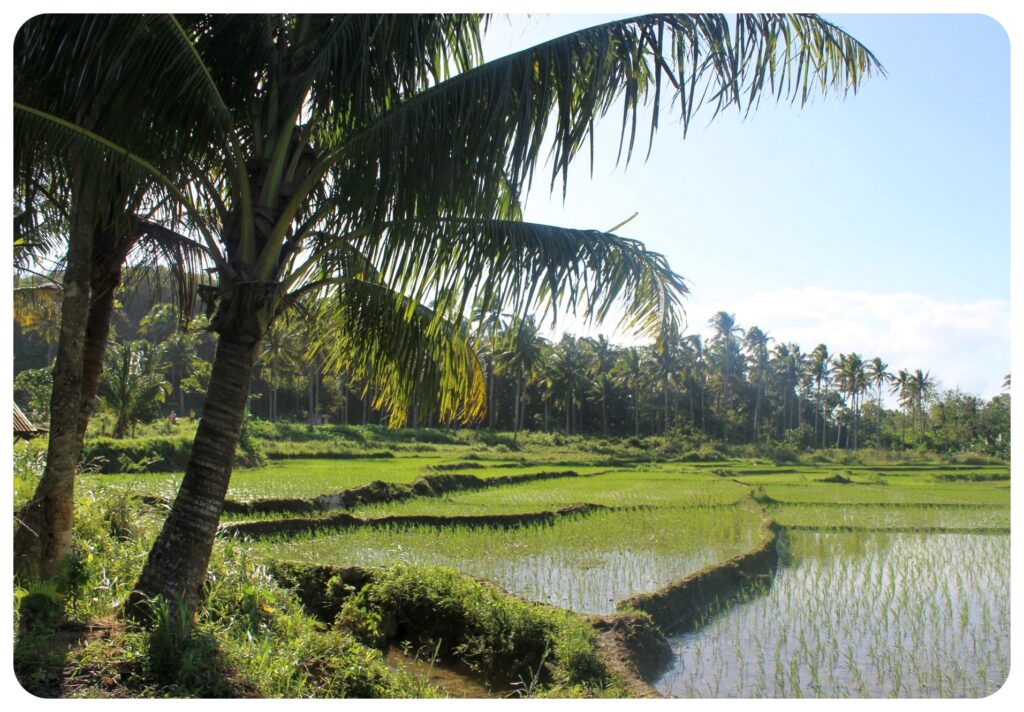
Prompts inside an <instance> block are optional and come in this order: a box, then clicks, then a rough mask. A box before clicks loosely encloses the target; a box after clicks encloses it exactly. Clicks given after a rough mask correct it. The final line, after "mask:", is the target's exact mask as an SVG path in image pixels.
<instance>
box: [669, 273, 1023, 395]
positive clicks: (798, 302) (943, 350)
mask: <svg viewBox="0 0 1024 712" xmlns="http://www.w3.org/2000/svg"><path fill="white" fill-rule="evenodd" d="M721 310H724V311H728V312H730V313H734V314H735V315H736V320H737V322H738V323H739V324H740V325H741V326H744V327H750V326H754V325H757V326H759V327H761V328H762V329H764V330H766V331H767V332H768V334H769V336H772V337H774V338H775V339H776V340H777V341H790V342H796V343H798V344H800V346H801V348H803V349H804V350H810V349H812V348H814V346H816V345H817V344H819V343H825V344H826V345H827V346H828V347H829V350H830V351H832V352H833V353H839V352H849V351H856V352H858V353H860V354H861V355H862V356H864V357H865V358H873V357H875V356H880V357H881V358H882V359H883V360H884V361H886V362H887V363H889V365H890V367H892V368H893V369H900V368H910V369H914V368H921V369H923V370H930V371H931V372H932V375H934V376H935V377H936V378H938V380H939V382H940V384H941V385H942V387H943V388H953V387H956V386H958V387H960V388H962V389H964V390H966V391H968V392H971V393H978V394H981V395H983V396H985V397H991V396H993V395H996V394H997V393H999V392H1000V386H1001V384H1002V379H1003V375H1004V374H1006V373H1008V372H1009V371H1010V303H1009V301H1008V300H1001V299H986V300H980V301H974V302H967V303H957V302H943V301H939V300H936V299H933V298H931V297H928V296H925V295H922V294H911V293H892V294H878V293H870V292H863V291H839V290H832V289H823V288H820V287H804V288H796V289H778V290H772V291H763V292H757V293H754V294H751V295H747V296H744V297H740V298H738V299H737V300H736V301H735V302H733V303H729V304H718V305H707V304H701V303H699V302H696V303H692V304H691V305H690V308H689V309H688V312H689V321H690V331H691V332H698V333H709V331H710V330H709V328H708V327H707V320H708V319H709V318H710V316H711V315H712V314H713V313H714V312H717V311H721Z"/></svg>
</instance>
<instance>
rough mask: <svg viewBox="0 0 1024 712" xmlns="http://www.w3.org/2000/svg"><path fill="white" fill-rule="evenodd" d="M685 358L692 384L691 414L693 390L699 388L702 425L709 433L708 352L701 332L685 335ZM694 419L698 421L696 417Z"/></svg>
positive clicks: (688, 376) (688, 377) (688, 378)
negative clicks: (707, 396) (707, 400)
mask: <svg viewBox="0 0 1024 712" xmlns="http://www.w3.org/2000/svg"><path fill="white" fill-rule="evenodd" d="M683 360H684V363H685V364H686V373H687V380H688V381H689V384H690V387H689V388H688V389H687V390H688V391H689V393H690V409H691V415H693V413H692V410H693V391H694V389H698V390H699V391H700V427H701V430H702V431H703V432H704V433H705V434H707V432H708V418H707V409H706V407H705V405H706V403H705V401H706V399H705V396H706V395H707V387H708V372H707V365H708V353H707V350H706V349H705V348H704V342H703V341H702V339H701V336H700V334H690V335H689V336H685V337H683ZM694 421H695V422H696V419H695V418H694Z"/></svg>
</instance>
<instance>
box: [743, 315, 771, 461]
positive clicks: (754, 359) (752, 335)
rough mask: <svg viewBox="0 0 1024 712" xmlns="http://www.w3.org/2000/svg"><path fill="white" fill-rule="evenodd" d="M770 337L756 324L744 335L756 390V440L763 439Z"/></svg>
mask: <svg viewBox="0 0 1024 712" xmlns="http://www.w3.org/2000/svg"><path fill="white" fill-rule="evenodd" d="M768 341H769V337H768V335H767V334H766V333H764V332H763V331H761V329H760V328H758V327H756V326H752V327H750V329H748V330H747V334H746V336H745V337H743V350H744V351H746V352H747V357H748V359H749V367H748V373H749V374H750V382H751V384H752V385H753V386H754V389H755V391H756V395H755V400H754V442H758V441H759V440H760V439H761V404H762V401H763V400H764V387H765V382H766V381H767V380H768Z"/></svg>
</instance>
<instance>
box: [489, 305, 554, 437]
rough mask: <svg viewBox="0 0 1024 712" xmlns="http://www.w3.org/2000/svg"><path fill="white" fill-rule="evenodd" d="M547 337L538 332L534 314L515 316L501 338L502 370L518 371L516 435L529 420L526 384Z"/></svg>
mask: <svg viewBox="0 0 1024 712" xmlns="http://www.w3.org/2000/svg"><path fill="white" fill-rule="evenodd" d="M545 342H546V340H545V339H544V338H543V337H541V336H540V335H539V334H538V333H537V325H536V323H535V322H534V319H533V317H527V318H526V319H518V318H516V319H513V321H512V323H511V324H510V325H509V327H508V329H506V331H505V333H504V334H503V335H502V339H501V351H500V352H499V364H500V367H501V370H502V371H508V372H511V373H514V374H515V377H516V401H515V410H514V411H513V417H512V430H513V433H514V436H513V437H515V436H517V435H518V434H519V430H520V429H521V428H522V427H523V425H524V422H525V419H526V386H527V384H528V383H529V382H530V381H531V379H532V378H533V375H534V373H535V372H536V371H537V368H538V367H539V366H540V362H541V357H542V353H543V348H544V344H545Z"/></svg>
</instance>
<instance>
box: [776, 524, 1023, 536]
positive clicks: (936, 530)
mask: <svg viewBox="0 0 1024 712" xmlns="http://www.w3.org/2000/svg"><path fill="white" fill-rule="evenodd" d="M780 526H781V528H782V529H785V530H786V531H813V532H880V533H882V534H1009V533H1010V527H925V526H922V527H870V526H868V527H859V526H856V525H849V526H847V525H842V524H837V525H825V526H818V525H814V524H785V525H780Z"/></svg>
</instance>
